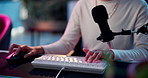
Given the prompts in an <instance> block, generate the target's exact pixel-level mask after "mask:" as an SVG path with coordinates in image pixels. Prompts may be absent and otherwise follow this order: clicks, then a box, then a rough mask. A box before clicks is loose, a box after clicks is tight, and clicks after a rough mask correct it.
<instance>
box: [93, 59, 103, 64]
mask: <svg viewBox="0 0 148 78" xmlns="http://www.w3.org/2000/svg"><path fill="white" fill-rule="evenodd" d="M101 62H102V61H101V60H96V61H93V62H92V63H101Z"/></svg>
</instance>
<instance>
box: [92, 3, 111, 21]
mask: <svg viewBox="0 0 148 78" xmlns="http://www.w3.org/2000/svg"><path fill="white" fill-rule="evenodd" d="M92 16H93V19H94V21H95V22H96V23H98V22H100V21H104V20H107V19H108V13H107V10H106V8H105V7H104V6H103V5H99V6H96V7H94V8H93V9H92Z"/></svg>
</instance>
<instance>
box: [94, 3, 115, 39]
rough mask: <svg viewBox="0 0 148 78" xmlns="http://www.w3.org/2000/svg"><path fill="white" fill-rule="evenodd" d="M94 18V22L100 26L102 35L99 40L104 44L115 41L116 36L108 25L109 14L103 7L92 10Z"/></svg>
mask: <svg viewBox="0 0 148 78" xmlns="http://www.w3.org/2000/svg"><path fill="white" fill-rule="evenodd" d="M92 16H93V19H94V21H95V22H96V23H97V24H98V25H99V28H100V31H101V34H100V36H99V37H98V38H97V40H101V41H102V42H109V41H111V40H113V39H114V34H113V32H112V31H111V30H110V28H109V25H108V21H107V20H108V13H107V10H106V8H105V7H104V6H103V5H99V6H96V7H94V8H93V9H92Z"/></svg>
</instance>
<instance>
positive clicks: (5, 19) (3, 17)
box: [0, 14, 11, 40]
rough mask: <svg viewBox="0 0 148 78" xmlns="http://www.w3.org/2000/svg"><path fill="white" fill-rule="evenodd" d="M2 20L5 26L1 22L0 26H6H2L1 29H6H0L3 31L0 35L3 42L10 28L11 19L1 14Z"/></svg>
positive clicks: (0, 18)
mask: <svg viewBox="0 0 148 78" xmlns="http://www.w3.org/2000/svg"><path fill="white" fill-rule="evenodd" d="M0 20H1V21H3V22H4V24H1V22H0V25H4V26H0V27H4V28H0V29H3V30H2V32H1V33H0V40H1V39H2V38H3V37H4V35H5V34H6V32H7V30H8V29H9V27H10V24H11V19H10V18H9V17H8V16H6V15H4V14H0Z"/></svg>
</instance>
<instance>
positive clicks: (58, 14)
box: [23, 0, 67, 32]
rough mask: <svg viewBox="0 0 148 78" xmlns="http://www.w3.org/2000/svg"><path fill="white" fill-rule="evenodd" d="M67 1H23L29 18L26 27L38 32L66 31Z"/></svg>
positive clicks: (25, 23) (25, 21)
mask: <svg viewBox="0 0 148 78" xmlns="http://www.w3.org/2000/svg"><path fill="white" fill-rule="evenodd" d="M66 4H67V0H23V7H24V8H25V9H26V12H27V17H26V18H25V19H24V21H23V23H24V26H25V27H26V28H27V29H29V30H37V31H52V32H62V31H64V29H65V27H66V24H67V21H66V20H67V19H66V16H67V14H66V10H67V9H66V8H67V7H66Z"/></svg>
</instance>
